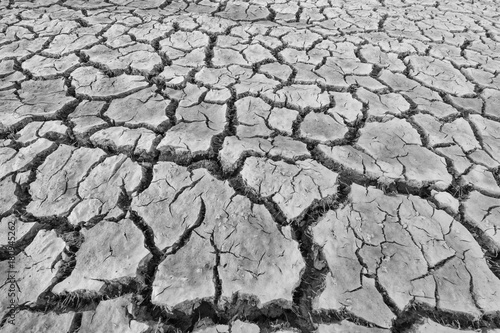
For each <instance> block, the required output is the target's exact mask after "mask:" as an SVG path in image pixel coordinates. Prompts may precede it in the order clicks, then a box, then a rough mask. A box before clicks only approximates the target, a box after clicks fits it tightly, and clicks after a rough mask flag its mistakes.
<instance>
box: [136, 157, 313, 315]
mask: <svg viewBox="0 0 500 333" xmlns="http://www.w3.org/2000/svg"><path fill="white" fill-rule="evenodd" d="M205 203H206V205H205ZM186 207H191V208H190V209H186ZM198 207H200V208H199V209H198ZM131 208H132V209H133V210H135V211H136V212H137V213H138V214H139V215H140V216H141V217H142V218H144V221H145V222H146V223H147V224H148V225H149V226H151V228H152V230H153V232H154V236H155V238H154V240H155V243H156V245H157V246H158V247H159V248H160V249H166V250H167V252H168V251H170V250H172V249H173V248H175V246H174V244H175V243H176V242H178V241H179V240H180V239H181V237H182V235H183V234H185V233H186V230H192V232H190V238H189V240H188V241H187V243H186V244H185V245H184V246H183V247H181V248H180V249H179V250H178V251H176V252H175V253H173V254H169V255H168V256H167V258H166V259H165V260H164V261H163V262H162V263H161V264H160V266H159V270H158V273H157V275H156V279H155V282H154V284H153V301H154V302H155V303H158V304H166V305H168V306H175V305H177V304H180V303H182V302H186V301H188V302H189V301H194V300H196V299H199V298H205V297H214V296H215V285H214V270H215V269H217V271H218V275H219V278H220V279H221V283H222V286H223V287H222V296H223V297H226V296H227V297H231V295H232V294H233V293H235V292H237V291H239V292H241V293H246V294H252V295H257V296H258V297H259V299H260V300H261V302H263V303H265V302H268V301H272V300H275V299H280V298H283V299H287V300H290V301H291V293H292V290H293V288H294V287H295V284H296V283H297V282H298V279H299V273H300V271H301V269H302V268H303V266H304V263H303V260H302V257H301V255H300V251H299V249H298V246H297V243H295V242H294V241H293V240H292V239H291V235H290V230H289V229H288V228H283V229H282V232H280V231H279V230H278V227H277V225H275V224H274V221H273V218H272V216H271V215H270V214H269V212H268V211H267V210H266V209H265V208H264V207H263V206H261V205H252V204H251V203H250V201H249V200H248V199H247V198H245V197H242V196H239V195H236V194H235V193H234V191H233V190H232V189H231V188H230V187H229V186H228V183H227V182H221V181H219V180H217V179H215V178H214V177H212V176H211V175H210V174H208V172H206V171H205V170H204V169H197V170H193V171H192V172H188V170H187V169H186V168H184V167H180V166H177V165H175V164H173V163H168V162H160V163H159V164H157V165H156V166H155V169H154V173H153V180H152V183H151V185H150V186H149V188H148V189H146V190H145V191H144V192H142V193H141V194H139V195H138V196H137V197H135V198H134V199H133V201H132V206H131ZM202 222H203V223H202ZM199 223H202V224H201V225H199ZM270 244H273V246H270ZM217 257H219V259H217ZM186 263H189V264H186ZM285 277H286V278H285ZM291 277H296V278H291Z"/></svg>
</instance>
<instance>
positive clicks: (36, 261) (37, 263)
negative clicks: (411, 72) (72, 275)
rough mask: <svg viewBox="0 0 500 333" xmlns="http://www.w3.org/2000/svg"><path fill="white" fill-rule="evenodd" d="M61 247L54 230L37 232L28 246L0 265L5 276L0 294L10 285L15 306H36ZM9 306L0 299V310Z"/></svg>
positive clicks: (54, 269)
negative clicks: (11, 259)
mask: <svg viewBox="0 0 500 333" xmlns="http://www.w3.org/2000/svg"><path fill="white" fill-rule="evenodd" d="M65 247H66V243H65V242H64V241H63V240H62V239H61V238H59V237H57V235H56V232H55V231H53V230H52V231H46V230H42V231H39V232H38V234H37V235H36V237H35V239H34V240H33V241H32V242H31V244H30V245H29V246H28V247H27V248H26V249H25V250H24V251H23V252H22V253H20V254H18V255H17V256H15V258H14V260H13V261H2V262H0V271H1V272H2V276H5V277H6V281H5V282H6V283H5V284H3V285H2V287H1V288H0V291H1V292H3V293H4V295H7V294H8V293H9V290H10V289H11V286H14V293H15V296H14V297H15V298H14V300H15V304H16V305H20V304H25V303H28V304H31V303H36V301H37V299H38V297H39V296H40V295H41V294H42V293H43V292H44V291H45V290H46V289H47V288H48V287H49V286H50V285H51V283H52V282H53V281H52V279H53V278H55V277H56V275H57V271H58V269H59V267H60V266H61V263H62V262H61V253H62V252H63V250H64V248H65ZM13 281H15V282H13ZM11 282H13V283H14V284H12V283H11ZM16 284H17V286H16ZM11 292H12V291H11ZM9 304H10V299H9V298H8V297H2V299H1V303H0V310H4V309H6V308H7V307H8V305H9Z"/></svg>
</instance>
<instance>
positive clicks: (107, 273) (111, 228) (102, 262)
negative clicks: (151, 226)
mask: <svg viewBox="0 0 500 333" xmlns="http://www.w3.org/2000/svg"><path fill="white" fill-rule="evenodd" d="M82 234H83V237H84V238H85V241H84V242H83V244H82V246H81V247H80V249H79V250H78V252H77V254H76V266H75V268H74V269H73V271H72V272H71V274H70V275H69V276H68V277H67V278H66V279H64V280H63V281H62V282H60V283H58V284H57V285H56V286H55V287H54V288H53V289H52V291H53V292H54V293H61V292H64V291H69V292H72V291H76V290H79V289H86V290H94V291H99V289H100V288H101V287H102V286H103V285H104V281H110V280H114V279H119V278H134V277H135V276H136V272H137V269H138V268H139V264H140V263H141V261H142V260H143V259H144V258H145V257H146V256H147V255H148V254H149V252H148V251H147V250H146V248H145V247H144V236H143V235H142V232H141V231H140V229H139V228H137V227H136V226H135V225H134V223H133V222H132V221H131V220H128V219H125V220H121V221H119V222H106V221H102V222H100V223H98V224H97V225H95V226H94V227H92V228H91V229H89V230H85V229H83V230H82Z"/></svg>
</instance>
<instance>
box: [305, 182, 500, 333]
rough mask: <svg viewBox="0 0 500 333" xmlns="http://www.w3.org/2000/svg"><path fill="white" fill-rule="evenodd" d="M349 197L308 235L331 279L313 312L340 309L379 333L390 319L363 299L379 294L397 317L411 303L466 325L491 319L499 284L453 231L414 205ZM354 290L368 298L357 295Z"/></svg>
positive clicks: (467, 239) (431, 211)
mask: <svg viewBox="0 0 500 333" xmlns="http://www.w3.org/2000/svg"><path fill="white" fill-rule="evenodd" d="M351 189H352V192H351V194H350V196H349V202H348V204H347V205H346V206H345V207H344V208H342V209H341V210H340V211H337V212H336V214H334V213H328V214H327V215H326V216H325V217H324V218H323V219H322V220H321V221H320V222H319V223H318V224H317V225H316V226H315V227H314V228H313V237H314V240H315V241H316V242H317V243H318V244H319V245H321V246H323V251H324V253H325V256H326V260H327V262H328V265H329V268H330V271H331V275H330V276H329V277H327V281H326V282H327V287H326V289H325V291H324V292H323V294H322V295H321V296H320V297H319V299H318V305H317V306H318V307H320V308H336V309H339V308H346V309H347V310H349V311H352V312H354V314H356V315H358V316H360V317H362V318H364V319H366V320H368V321H370V322H373V323H375V324H377V325H379V326H382V327H390V321H391V319H392V318H393V316H394V315H393V314H392V313H391V312H390V311H389V308H388V307H384V306H383V302H382V303H380V305H378V306H375V305H374V304H377V303H373V302H365V301H364V299H363V297H368V295H373V296H369V297H371V298H373V297H375V299H378V300H379V302H381V294H379V290H383V291H384V292H387V295H388V297H389V298H390V299H391V300H392V302H393V304H395V306H397V307H398V308H399V309H403V308H405V307H406V306H407V304H408V303H409V302H410V301H412V300H413V301H416V302H420V303H424V304H427V305H430V306H432V307H434V306H436V307H437V308H438V309H442V310H446V311H452V312H457V313H466V314H468V315H470V316H474V317H478V316H480V314H481V311H485V312H487V313H491V312H495V311H498V309H499V307H500V304H499V303H498V301H497V300H496V296H495V295H496V294H497V293H498V292H500V281H499V280H498V278H497V277H496V276H495V275H493V273H492V272H491V270H490V269H489V268H488V266H487V264H486V261H485V259H484V255H483V252H482V250H481V248H480V247H479V245H478V244H477V242H476V241H475V240H474V238H473V237H472V235H471V234H470V233H469V232H468V231H467V230H466V229H465V228H464V227H463V226H462V225H461V224H460V223H458V222H457V221H455V220H454V219H453V218H452V217H451V216H449V215H447V214H446V213H445V212H444V211H442V210H437V209H435V208H433V207H432V206H431V205H430V204H429V203H427V202H426V201H425V200H423V199H421V198H419V197H415V196H411V195H410V196H402V195H396V196H387V195H384V194H383V192H382V191H380V190H376V189H374V188H363V187H361V186H359V185H352V188H351ZM333 235H336V237H333ZM363 266H364V267H366V268H363ZM365 269H366V272H365ZM365 274H373V275H375V276H377V279H378V282H379V283H380V287H377V288H376V289H375V288H366V287H365V282H366V281H367V280H369V279H368V278H367V277H366V276H365ZM372 286H373V285H372ZM360 287H362V289H359V288H360ZM373 287H374V286H373ZM361 290H366V292H368V293H369V294H367V295H358V294H359V293H360V291H361ZM377 294H378V295H377ZM436 295H438V296H436ZM349 298H350V300H349ZM370 304H371V305H370ZM384 308H385V309H386V310H385V311H384V312H382V311H381V309H384Z"/></svg>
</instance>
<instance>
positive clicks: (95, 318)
mask: <svg viewBox="0 0 500 333" xmlns="http://www.w3.org/2000/svg"><path fill="white" fill-rule="evenodd" d="M132 307H133V303H132V300H131V296H130V295H126V296H122V297H119V298H115V299H110V300H107V301H101V302H100V303H99V305H98V306H97V308H96V309H95V311H86V312H84V313H83V316H82V323H81V328H80V330H79V331H78V332H79V333H110V332H113V333H114V332H122V333H144V332H146V331H148V330H149V325H147V324H145V323H142V322H139V321H137V320H135V317H134V316H133V315H132V313H133V308H132Z"/></svg>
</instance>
